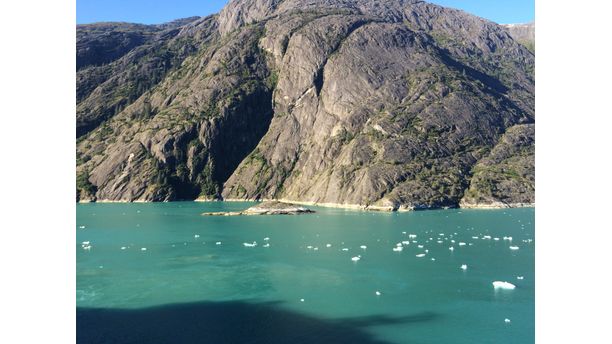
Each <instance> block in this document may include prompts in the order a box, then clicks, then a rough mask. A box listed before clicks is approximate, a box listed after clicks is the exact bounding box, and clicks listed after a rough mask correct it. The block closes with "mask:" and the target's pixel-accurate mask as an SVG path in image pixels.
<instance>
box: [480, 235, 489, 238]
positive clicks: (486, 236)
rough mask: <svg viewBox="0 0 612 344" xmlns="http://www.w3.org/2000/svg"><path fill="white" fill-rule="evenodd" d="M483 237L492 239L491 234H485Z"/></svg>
mask: <svg viewBox="0 0 612 344" xmlns="http://www.w3.org/2000/svg"><path fill="white" fill-rule="evenodd" d="M482 238H483V239H491V236H490V235H485V236H483V237H482Z"/></svg>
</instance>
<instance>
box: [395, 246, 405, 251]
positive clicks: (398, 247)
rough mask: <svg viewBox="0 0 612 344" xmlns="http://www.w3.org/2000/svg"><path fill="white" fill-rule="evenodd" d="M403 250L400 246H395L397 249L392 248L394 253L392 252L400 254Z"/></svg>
mask: <svg viewBox="0 0 612 344" xmlns="http://www.w3.org/2000/svg"><path fill="white" fill-rule="evenodd" d="M403 249H404V248H403V247H402V246H397V247H394V248H393V251H394V252H402V250H403Z"/></svg>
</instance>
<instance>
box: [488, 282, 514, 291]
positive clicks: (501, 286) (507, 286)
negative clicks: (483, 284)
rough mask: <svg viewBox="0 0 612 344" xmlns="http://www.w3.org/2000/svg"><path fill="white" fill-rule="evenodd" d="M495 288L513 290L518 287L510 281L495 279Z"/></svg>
mask: <svg viewBox="0 0 612 344" xmlns="http://www.w3.org/2000/svg"><path fill="white" fill-rule="evenodd" d="M493 288H495V289H509V290H512V289H514V288H516V286H515V285H514V284H512V283H510V282H505V281H504V282H502V281H495V282H493Z"/></svg>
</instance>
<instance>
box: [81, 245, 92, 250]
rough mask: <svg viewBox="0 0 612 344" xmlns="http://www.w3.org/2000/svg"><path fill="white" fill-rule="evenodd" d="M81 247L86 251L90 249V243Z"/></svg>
mask: <svg viewBox="0 0 612 344" xmlns="http://www.w3.org/2000/svg"><path fill="white" fill-rule="evenodd" d="M83 249H84V250H86V251H90V250H91V245H83Z"/></svg>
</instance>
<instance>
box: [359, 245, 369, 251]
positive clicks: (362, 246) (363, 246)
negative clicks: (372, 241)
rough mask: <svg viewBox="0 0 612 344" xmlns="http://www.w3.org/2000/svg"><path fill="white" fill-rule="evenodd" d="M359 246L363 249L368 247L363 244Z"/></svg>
mask: <svg viewBox="0 0 612 344" xmlns="http://www.w3.org/2000/svg"><path fill="white" fill-rule="evenodd" d="M359 248H361V249H362V250H365V249H366V248H368V247H367V246H366V245H361V246H359Z"/></svg>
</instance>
